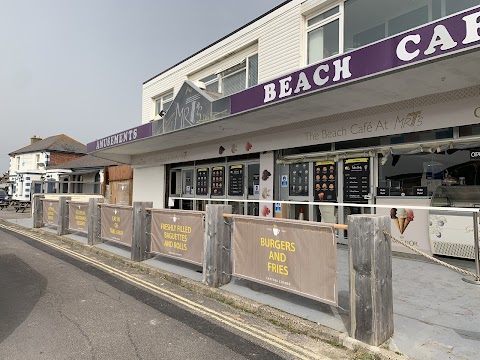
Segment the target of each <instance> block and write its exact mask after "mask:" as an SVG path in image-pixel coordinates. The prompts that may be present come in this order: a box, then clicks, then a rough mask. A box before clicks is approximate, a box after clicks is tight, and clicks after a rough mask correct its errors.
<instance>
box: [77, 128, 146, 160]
mask: <svg viewBox="0 0 480 360" xmlns="http://www.w3.org/2000/svg"><path fill="white" fill-rule="evenodd" d="M150 136H152V123H147V124H143V125H140V126H137V127H134V128H131V129H128V130H125V131H122V132H119V133H116V134H113V135H110V136H107V137H104V138H102V139H99V140H95V141H93V142H91V143H88V144H87V153H91V152H95V151H98V150H103V149H106V148H110V147H114V146H118V145H123V144H127V143H130V142H132V141H137V140H140V139H144V138H147V137H150Z"/></svg>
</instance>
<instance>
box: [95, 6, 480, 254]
mask: <svg viewBox="0 0 480 360" xmlns="http://www.w3.org/2000/svg"><path fill="white" fill-rule="evenodd" d="M360 11H363V12H364V13H365V14H368V16H366V15H365V14H364V15H365V16H363V17H362V15H361V13H360ZM355 14H357V15H358V16H353V15H355ZM376 19H382V20H381V22H378V23H376ZM479 47H480V2H479V1H471V0H458V1H457V0H455V1H454V0H419V1H417V2H409V3H408V4H406V3H405V2H398V1H393V0H387V1H382V2H381V3H379V2H378V1H374V0H345V1H343V0H340V1H325V0H323V1H322V0H307V1H300V0H292V1H287V2H285V3H283V4H281V5H280V6H278V7H277V8H275V9H272V11H270V12H268V13H267V14H264V15H262V16H260V17H259V18H257V19H255V20H254V21H252V22H251V23H249V24H246V25H245V26H244V27H242V28H240V29H239V30H237V31H235V32H233V33H231V34H229V35H227V36H226V37H224V38H222V39H220V40H219V41H217V42H215V43H214V44H212V45H211V46H209V47H207V48H205V49H203V50H201V51H199V52H197V53H195V54H193V55H192V56H191V57H189V58H187V59H185V60H184V61H182V62H180V63H178V64H176V65H174V66H172V67H171V68H169V69H167V70H165V71H163V72H162V73H160V74H158V75H156V76H155V77H153V78H151V79H149V80H147V81H146V82H145V83H144V84H143V95H142V124H143V125H141V126H139V127H136V128H133V129H129V130H126V131H125V132H122V133H119V134H114V135H112V136H109V137H106V138H104V139H100V140H96V141H95V142H92V143H90V144H88V152H89V153H93V154H94V155H98V156H100V157H102V156H106V157H108V156H109V155H111V156H114V155H116V154H121V155H122V156H125V155H127V156H128V157H127V158H128V162H130V163H131V165H132V167H133V169H134V188H133V201H154V207H157V208H163V207H167V206H168V204H167V199H168V197H169V196H175V197H184V198H189V199H190V198H195V199H196V200H195V202H190V200H188V201H185V202H175V204H174V206H175V207H181V208H186V209H189V208H195V209H198V210H201V207H202V206H203V205H202V204H205V202H206V201H212V200H213V201H221V200H222V199H225V198H235V199H237V200H238V199H249V200H250V199H253V200H254V199H265V200H272V202H274V201H275V200H277V201H278V200H300V201H318V202H319V205H320V208H318V209H317V207H313V206H311V205H310V206H308V207H306V208H305V209H302V210H301V211H300V208H301V207H298V206H296V207H293V208H292V210H291V211H290V213H285V212H284V211H282V209H280V207H278V208H277V207H276V206H275V205H273V203H272V205H267V207H268V209H267V210H268V211H262V209H260V208H257V209H252V208H251V207H250V205H248V204H247V203H245V204H244V206H243V207H238V208H237V209H234V211H237V212H242V213H245V214H250V215H260V216H275V215H278V216H282V217H295V218H297V217H299V211H300V212H302V214H303V210H305V215H302V216H305V217H306V219H308V220H310V221H318V220H319V219H320V218H321V219H324V220H325V219H327V218H328V219H329V220H333V221H338V222H343V221H345V220H346V219H345V217H344V215H346V214H347V213H338V214H336V213H335V214H333V217H332V216H331V215H332V214H330V213H329V211H328V210H327V209H326V208H324V209H323V210H322V209H321V206H322V202H321V201H319V200H322V201H323V200H325V199H326V198H324V197H323V196H321V195H320V192H321V191H320V190H321V189H322V186H324V185H325V186H326V187H327V189H328V186H333V188H332V189H333V190H332V191H333V192H335V196H334V197H333V198H332V199H333V200H332V201H337V202H352V203H355V202H356V203H358V202H360V203H370V204H371V203H382V201H383V202H385V201H398V202H400V203H401V202H402V201H403V202H404V203H405V207H407V206H408V204H409V202H408V201H407V202H405V199H411V200H412V201H413V200H415V201H417V200H418V201H420V202H421V203H422V204H429V203H430V201H431V198H432V196H433V193H434V191H435V189H436V188H437V187H438V186H441V185H442V184H443V182H442V181H444V180H447V179H450V178H451V177H454V178H456V179H457V181H458V182H459V183H460V182H461V181H463V182H464V183H466V185H468V186H477V185H480V183H479V184H477V182H476V179H473V178H472V179H470V177H469V175H468V172H469V171H466V170H462V168H461V166H464V167H466V166H472V168H473V167H474V164H473V163H472V162H471V161H470V158H469V157H468V151H469V150H470V149H476V148H480V127H479V126H478V125H477V124H479V122H480V74H479V73H478V66H476V65H475V64H478V63H479V62H480V55H479V53H480V52H479ZM243 72H245V74H243ZM232 76H237V78H238V79H239V80H238V82H233V81H232V79H233V80H235V81H236V80H237V78H235V79H234V78H233V77H232ZM186 80H187V82H186ZM242 81H243V84H242ZM227 85H228V86H233V87H234V88H235V86H237V87H238V91H235V92H233V93H231V92H230V93H227V94H225V93H224V94H222V93H221V92H222V91H226V90H225V89H227V87H228V86H227ZM205 88H206V91H205V90H204V89H205ZM212 89H216V90H217V91H212ZM218 92H220V93H218ZM162 109H163V110H164V111H165V113H166V114H165V115H163V114H162V111H161V110H162ZM257 116H258V121H255V119H256V117H257ZM172 118H173V119H174V121H173V122H172V121H171V119H172ZM177 120H178V122H177ZM209 123H215V124H218V127H219V128H221V129H222V130H224V132H223V133H222V134H223V135H220V134H219V135H218V136H210V134H209V132H208V131H206V130H203V129H205V128H206V129H213V127H211V128H208V126H209V125H208V124H209ZM182 135H183V136H182ZM206 135H208V136H210V137H209V138H208V139H207V138H206V139H204V141H202V138H200V137H201V136H206ZM188 138H190V139H192V140H191V142H188V141H187V140H182V141H183V142H179V143H176V142H175V141H173V140H170V139H180V140H181V139H188ZM152 139H158V140H157V142H158V143H159V144H160V143H165V144H167V143H168V144H170V145H169V146H163V147H161V149H162V150H158V148H157V149H156V148H155V143H154V142H152ZM143 142H145V144H148V145H145V147H144V151H140V152H139V151H138V148H141V147H142V143H143ZM132 144H133V145H134V146H135V149H134V151H133V147H132V148H131V149H132V152H131V153H129V152H128V151H129V149H130V148H129V147H128V146H130V145H132ZM112 154H113V155H112ZM442 156H443V158H442ZM467 158H468V159H467ZM353 160H358V161H357V163H359V164H367V165H368V166H369V170H368V171H366V173H365V174H363V175H362V174H360V175H359V176H361V175H362V176H363V178H364V180H365V186H364V188H362V185H361V184H356V183H355V181H357V180H359V181H360V180H361V179H362V178H355V175H351V174H350V175H348V174H347V173H348V171H350V170H351V169H350V168H351V167H352V168H353V167H355V166H356V165H357V163H356V162H354V161H353ZM324 162H328V164H332V165H331V166H332V169H334V170H332V171H335V173H331V174H330V175H335V176H334V179H332V180H331V182H326V181H325V182H323V180H322V179H321V178H320V179H319V180H317V179H316V176H315V175H316V172H321V171H323V170H322V169H323V165H319V164H324ZM405 163H407V165H408V166H410V167H411V168H412V169H414V170H412V174H409V173H408V169H407V170H406V169H405V168H406V167H408V166H407V165H406V164H405ZM297 164H298V166H297V167H296V165H297ZM348 164H354V165H352V166H350V165H348ZM231 165H232V166H235V165H242V166H243V168H242V169H243V170H244V173H242V174H241V176H244V178H243V180H242V181H243V182H241V183H240V185H238V184H239V182H238V176H239V175H238V172H237V173H234V169H238V167H237V168H230V166H231ZM256 165H258V170H257V167H256ZM222 166H223V167H224V168H223V170H222V169H221V167H222ZM428 167H432V168H435V169H436V170H435V171H434V170H431V169H430V168H428ZM214 168H215V169H214ZM205 169H207V172H205ZM298 169H300V171H301V173H302V175H304V177H302V178H301V179H300V178H299V177H298ZM365 169H366V168H365ZM199 171H200V172H199ZM213 171H216V175H214V174H213ZM253 172H255V174H253ZM464 172H466V174H465V173H464ZM205 174H206V175H205ZM251 175H253V176H251ZM318 175H321V174H318ZM199 176H200V177H204V176H206V177H207V180H206V184H207V185H206V187H207V189H206V192H204V191H203V190H201V191H199V187H202V186H205V185H202V181H203V180H202V181H199ZM235 177H236V178H235ZM461 178H463V180H460V179H461ZM231 179H235V184H232V183H231ZM352 179H353V180H352ZM479 179H480V176H479ZM200 180H201V179H200ZM298 181H302V183H301V184H299V183H298ZM349 181H350V183H348V182H349ZM305 182H306V183H305ZM398 184H400V185H398ZM397 185H398V186H397ZM235 186H240V187H244V191H241V192H239V191H238V189H237V188H235ZM316 186H318V187H319V188H320V190H318V189H317V187H316ZM356 186H358V187H356ZM222 187H223V190H222V189H221V188H222ZM172 189H175V191H173V190H172ZM202 189H203V188H202ZM352 189H353V190H352ZM214 190H217V191H219V192H218V193H217V192H215V194H216V195H215V194H214ZM356 192H357V193H358V194H359V195H358V196H356V195H355V194H356ZM230 193H233V194H234V196H230ZM218 194H220V195H218ZM323 195H325V194H323ZM392 197H396V198H395V199H394V200H391V199H390V198H392ZM386 199H387V200H386ZM197 200H198V201H197ZM416 204H417V203H416ZM170 205H171V204H170ZM410 205H414V204H413V203H411V204H410ZM277 213H278V214H277ZM410 227H411V226H410ZM405 228H406V227H405ZM399 229H400V228H399ZM425 229H426V230H425V231H426V233H427V234H426V236H427V237H428V231H429V230H428V225H425ZM399 231H401V232H402V234H403V231H405V229H404V228H402V229H400V230H399ZM417 245H418V244H417ZM419 247H422V246H420V245H419Z"/></svg>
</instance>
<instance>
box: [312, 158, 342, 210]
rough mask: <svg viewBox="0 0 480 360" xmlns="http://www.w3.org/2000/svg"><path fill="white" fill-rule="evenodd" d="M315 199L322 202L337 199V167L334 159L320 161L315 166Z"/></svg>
mask: <svg viewBox="0 0 480 360" xmlns="http://www.w3.org/2000/svg"><path fill="white" fill-rule="evenodd" d="M313 176H314V181H313V184H314V185H313V186H314V191H313V194H314V199H315V201H322V202H336V201H337V168H336V163H335V162H334V161H319V162H316V163H315V168H314V174H313Z"/></svg>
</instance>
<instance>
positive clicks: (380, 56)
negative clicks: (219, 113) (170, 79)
mask: <svg viewBox="0 0 480 360" xmlns="http://www.w3.org/2000/svg"><path fill="white" fill-rule="evenodd" d="M479 45H480V8H479V7H476V8H475V9H472V10H469V11H466V12H463V13H460V14H458V15H455V16H452V17H449V18H446V19H443V20H440V21H437V22H435V23H431V24H428V25H426V26H424V27H421V28H418V29H415V30H411V31H409V32H407V33H403V34H401V35H398V36H395V37H392V38H388V39H385V40H383V41H380V42H377V43H375V44H372V45H369V46H366V47H363V48H360V49H358V50H354V51H352V52H349V53H347V54H344V55H339V56H337V57H335V58H332V59H330V60H327V61H324V62H321V63H318V64H315V65H312V66H309V67H307V68H305V69H302V70H300V71H296V72H294V73H292V74H289V75H287V76H283V77H281V78H278V79H275V80H273V81H270V82H268V83H265V84H260V85H257V86H255V87H253V88H250V89H247V90H244V91H242V92H239V93H236V94H233V95H232V96H231V113H232V114H235V113H239V112H242V111H245V110H250V109H253V108H256V107H260V106H263V105H268V104H271V103H274V102H277V101H280V100H283V99H288V98H292V97H294V96H296V95H301V94H305V93H309V92H313V91H315V90H320V89H325V88H330V87H334V86H336V85H339V84H342V83H346V82H350V81H354V80H358V79H362V78H366V77H369V76H372V75H375V74H379V73H382V72H386V71H389V70H393V69H396V68H400V67H404V66H408V65H412V64H416V63H420V62H422V61H425V60H430V59H434V58H438V57H441V56H443V55H446V54H449V53H452V52H457V51H460V50H462V49H467V48H474V47H478V46H479Z"/></svg>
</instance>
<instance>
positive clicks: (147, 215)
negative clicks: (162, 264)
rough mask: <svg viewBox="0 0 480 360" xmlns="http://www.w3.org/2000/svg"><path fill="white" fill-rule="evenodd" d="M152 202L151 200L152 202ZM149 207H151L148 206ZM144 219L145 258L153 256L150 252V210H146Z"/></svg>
mask: <svg viewBox="0 0 480 360" xmlns="http://www.w3.org/2000/svg"><path fill="white" fill-rule="evenodd" d="M152 204H153V202H152ZM150 208H151V207H150ZM145 215H146V219H145V234H146V236H147V238H146V241H147V248H146V250H145V251H146V252H147V256H146V257H147V258H150V257H153V255H152V254H151V251H152V211H146V214H145Z"/></svg>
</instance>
